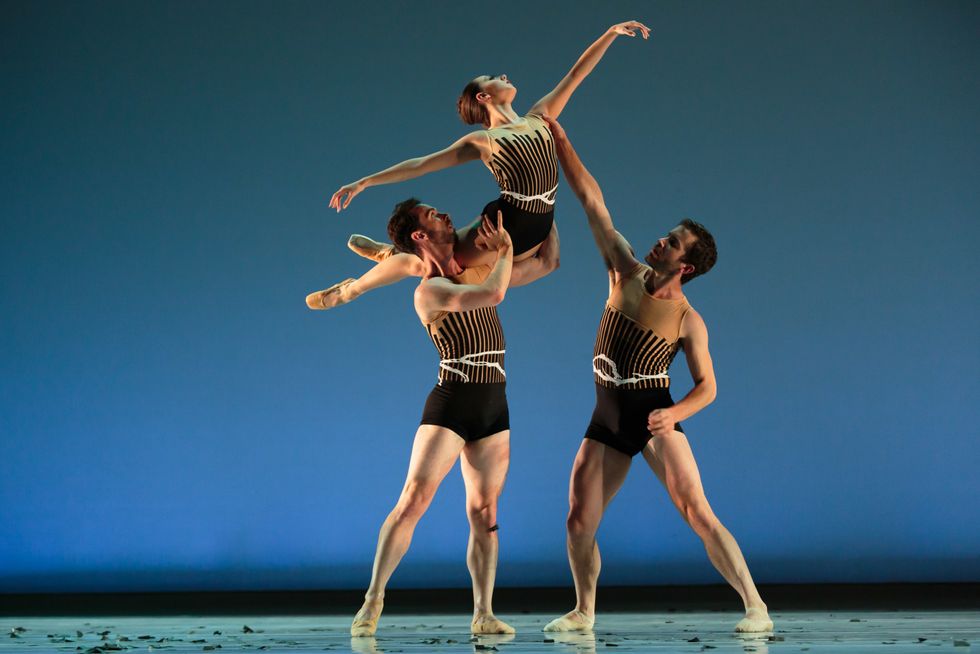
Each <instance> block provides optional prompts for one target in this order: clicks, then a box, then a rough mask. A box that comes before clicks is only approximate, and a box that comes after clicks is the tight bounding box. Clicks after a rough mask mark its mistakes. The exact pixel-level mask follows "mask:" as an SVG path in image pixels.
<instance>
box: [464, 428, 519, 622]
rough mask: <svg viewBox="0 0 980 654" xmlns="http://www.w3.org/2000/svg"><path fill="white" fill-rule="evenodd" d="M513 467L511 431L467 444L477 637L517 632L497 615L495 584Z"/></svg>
mask: <svg viewBox="0 0 980 654" xmlns="http://www.w3.org/2000/svg"><path fill="white" fill-rule="evenodd" d="M509 464H510V431H509V430H507V431H502V432H500V433H497V434H494V435H493V436H488V437H486V438H481V439H480V440H476V441H472V442H470V443H467V444H466V446H465V447H464V448H463V454H462V456H461V458H460V468H461V470H462V472H463V482H464V483H465V484H466V516H467V517H468V518H469V521H470V540H469V544H468V546H467V548H466V565H467V567H468V568H469V569H470V577H472V579H473V622H472V624H471V630H472V632H473V633H474V634H512V633H514V628H513V627H511V626H510V625H508V624H506V623H505V622H502V621H501V620H498V619H497V618H496V617H494V615H493V583H494V579H495V578H496V576H497V547H498V540H497V499H498V498H499V497H500V492H501V491H502V490H503V487H504V479H505V478H506V477H507V467H508V466H509Z"/></svg>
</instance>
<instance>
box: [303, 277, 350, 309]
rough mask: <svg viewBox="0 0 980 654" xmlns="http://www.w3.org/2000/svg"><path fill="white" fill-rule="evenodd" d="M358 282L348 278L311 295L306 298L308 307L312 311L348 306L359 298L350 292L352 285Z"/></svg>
mask: <svg viewBox="0 0 980 654" xmlns="http://www.w3.org/2000/svg"><path fill="white" fill-rule="evenodd" d="M356 281H357V280H356V279H354V278H353V277H348V278H347V279H345V280H344V281H342V282H337V283H336V284H334V285H333V286H331V287H330V288H327V289H324V290H322V291H315V292H313V293H310V294H309V295H307V296H306V306H308V307H309V308H311V309H332V308H334V307H337V306H340V305H341V304H347V303H348V302H350V301H351V300H353V299H354V298H355V297H357V296H356V295H354V294H353V293H351V291H350V285H351V284H353V283H354V282H356Z"/></svg>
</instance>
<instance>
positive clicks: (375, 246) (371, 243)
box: [347, 234, 395, 263]
mask: <svg viewBox="0 0 980 654" xmlns="http://www.w3.org/2000/svg"><path fill="white" fill-rule="evenodd" d="M347 247H349V248H350V249H351V250H353V251H354V252H355V253H357V254H359V255H361V256H362V257H364V258H365V259H370V260H371V261H377V262H378V263H381V262H382V261H384V260H385V259H387V258H388V257H390V256H391V255H393V254H394V253H395V246H394V245H388V244H387V243H378V242H377V241H375V240H374V239H372V238H368V237H367V236H362V235H361V234H351V237H350V238H349V239H348V240H347Z"/></svg>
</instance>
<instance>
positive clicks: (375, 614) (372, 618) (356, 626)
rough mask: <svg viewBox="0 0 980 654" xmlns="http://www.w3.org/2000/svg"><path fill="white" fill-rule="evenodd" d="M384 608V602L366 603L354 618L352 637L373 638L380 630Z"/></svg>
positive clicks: (351, 630) (351, 627)
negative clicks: (379, 622)
mask: <svg viewBox="0 0 980 654" xmlns="http://www.w3.org/2000/svg"><path fill="white" fill-rule="evenodd" d="M383 608H384V600H374V601H370V602H369V601H367V600H365V601H364V604H363V605H361V610H360V611H358V612H357V615H355V616H354V622H353V624H351V626H350V635H351V636H353V637H355V638H362V637H365V636H373V635H374V632H376V631H377V630H378V618H380V617H381V610H382V609H383Z"/></svg>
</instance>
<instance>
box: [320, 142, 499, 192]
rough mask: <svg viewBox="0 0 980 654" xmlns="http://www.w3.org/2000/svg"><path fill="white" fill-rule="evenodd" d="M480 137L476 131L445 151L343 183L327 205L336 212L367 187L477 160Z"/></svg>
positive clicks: (480, 143)
mask: <svg viewBox="0 0 980 654" xmlns="http://www.w3.org/2000/svg"><path fill="white" fill-rule="evenodd" d="M481 138H483V137H481V136H479V133H478V132H473V133H471V134H467V135H466V136H464V137H462V138H461V139H459V140H458V141H456V142H455V143H453V144H452V145H450V146H449V147H448V148H445V149H444V150H439V151H438V152H433V153H432V154H427V155H425V156H424V157H415V158H414V159H406V160H405V161H403V162H401V163H397V164H395V165H394V166H391V167H390V168H385V169H384V170H381V171H378V172H376V173H374V174H372V175H368V176H367V177H362V178H361V179H359V180H357V181H356V182H352V183H350V184H345V185H344V186H341V187H340V189H339V190H338V191H337V192H336V193H334V194H333V197H331V198H330V207H331V208H333V209H336V210H337V211H340V210H341V209H346V208H347V206H348V205H349V204H350V201H351V200H353V199H354V196H356V195H357V194H359V193H360V192H361V191H363V190H364V189H366V188H367V187H369V186H378V185H380V184H394V183H395V182H404V181H405V180H406V179H413V178H415V177H421V176H422V175H427V174H428V173H432V172H435V171H437V170H442V169H444V168H450V167H451V166H458V165H459V164H461V163H466V162H467V161H473V160H474V159H479V158H480V154H481V152H480V146H481V145H482V141H481ZM484 140H485V139H484Z"/></svg>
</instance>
